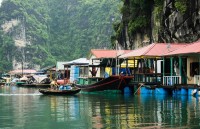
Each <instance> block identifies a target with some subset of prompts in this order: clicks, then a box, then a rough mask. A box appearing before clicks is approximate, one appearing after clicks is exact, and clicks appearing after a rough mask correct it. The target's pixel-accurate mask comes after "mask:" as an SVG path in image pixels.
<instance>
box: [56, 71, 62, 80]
mask: <svg viewBox="0 0 200 129" xmlns="http://www.w3.org/2000/svg"><path fill="white" fill-rule="evenodd" d="M57 78H58V79H59V80H61V79H64V75H63V73H62V72H61V71H60V70H59V71H58V76H57Z"/></svg>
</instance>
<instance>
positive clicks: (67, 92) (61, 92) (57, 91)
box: [39, 87, 81, 95]
mask: <svg viewBox="0 0 200 129" xmlns="http://www.w3.org/2000/svg"><path fill="white" fill-rule="evenodd" d="M80 91H81V89H80V88H77V87H72V88H71V89H62V90H60V89H39V92H40V93H42V94H44V95H74V94H77V93H79V92H80Z"/></svg>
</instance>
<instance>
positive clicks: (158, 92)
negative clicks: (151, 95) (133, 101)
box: [155, 88, 168, 95]
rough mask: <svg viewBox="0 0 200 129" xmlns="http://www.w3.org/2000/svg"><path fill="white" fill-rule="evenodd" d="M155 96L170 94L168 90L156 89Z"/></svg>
mask: <svg viewBox="0 0 200 129" xmlns="http://www.w3.org/2000/svg"><path fill="white" fill-rule="evenodd" d="M155 94H159V95H167V94H168V92H167V90H166V89H164V88H156V89H155Z"/></svg>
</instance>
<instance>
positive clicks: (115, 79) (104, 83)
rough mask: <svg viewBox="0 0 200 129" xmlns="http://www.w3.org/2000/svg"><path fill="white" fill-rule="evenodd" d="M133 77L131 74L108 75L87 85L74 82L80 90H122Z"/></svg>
mask: <svg viewBox="0 0 200 129" xmlns="http://www.w3.org/2000/svg"><path fill="white" fill-rule="evenodd" d="M132 79H133V76H120V75H119V76H116V75H115V76H114V75H113V76H110V77H108V78H105V79H102V80H100V81H98V82H96V83H93V84H89V85H81V84H75V86H76V87H78V88H80V89H81V90H82V91H86V92H93V91H103V90H121V91H122V90H123V89H124V87H125V86H126V85H128V83H129V82H130V81H131V80H132Z"/></svg>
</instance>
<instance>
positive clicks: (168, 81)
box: [163, 76, 181, 86]
mask: <svg viewBox="0 0 200 129" xmlns="http://www.w3.org/2000/svg"><path fill="white" fill-rule="evenodd" d="M174 84H181V76H164V77H163V85H167V86H172V85H174Z"/></svg>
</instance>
